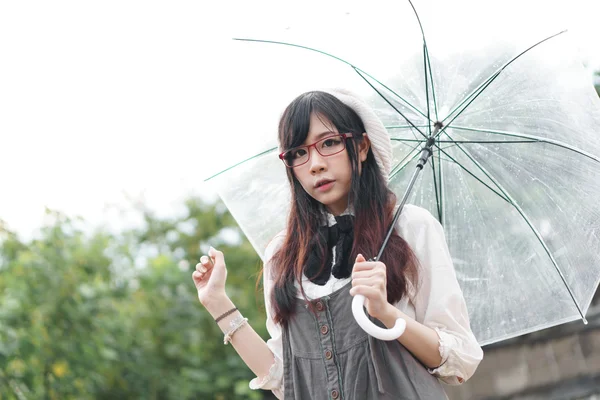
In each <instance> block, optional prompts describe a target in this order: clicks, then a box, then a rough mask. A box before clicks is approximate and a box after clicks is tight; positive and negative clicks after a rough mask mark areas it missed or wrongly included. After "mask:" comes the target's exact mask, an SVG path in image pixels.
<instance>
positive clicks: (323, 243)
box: [304, 215, 354, 286]
mask: <svg viewBox="0 0 600 400" xmlns="http://www.w3.org/2000/svg"><path fill="white" fill-rule="evenodd" d="M335 221H336V224H335V225H332V226H329V227H328V226H322V227H320V228H319V230H318V231H317V234H316V235H315V236H314V237H313V238H312V240H311V244H310V250H309V254H308V260H307V262H306V267H305V268H304V275H306V277H307V278H308V279H309V280H310V281H311V282H313V283H315V284H317V285H321V286H322V285H324V284H326V283H327V281H328V280H329V277H330V275H331V274H333V276H334V277H336V278H337V279H343V278H348V277H349V276H350V274H351V273H352V265H350V263H349V262H348V258H349V257H350V251H351V250H352V242H353V240H354V230H353V227H354V216H352V215H342V216H339V217H335ZM323 247H325V248H326V249H327V250H326V251H327V253H326V260H325V265H324V268H323V270H322V271H320V270H321V267H322V266H323V258H322V257H323V255H322V254H321V252H320V251H319V250H320V249H321V248H323ZM332 248H335V249H334V251H335V264H333V251H332ZM319 272H320V273H319Z"/></svg>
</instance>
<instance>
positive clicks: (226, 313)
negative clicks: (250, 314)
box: [215, 307, 237, 324]
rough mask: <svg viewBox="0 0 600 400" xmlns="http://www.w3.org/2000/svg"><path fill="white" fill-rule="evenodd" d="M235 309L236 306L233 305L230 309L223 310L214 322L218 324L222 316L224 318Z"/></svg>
mask: <svg viewBox="0 0 600 400" xmlns="http://www.w3.org/2000/svg"><path fill="white" fill-rule="evenodd" d="M236 311H237V307H233V308H232V309H231V310H229V311H226V312H224V313H223V314H221V315H219V316H218V317H217V318H216V319H215V322H216V323H217V324H218V323H219V321H221V320H222V319H223V318H225V317H226V316H228V315H231V314H233V313H234V312H236Z"/></svg>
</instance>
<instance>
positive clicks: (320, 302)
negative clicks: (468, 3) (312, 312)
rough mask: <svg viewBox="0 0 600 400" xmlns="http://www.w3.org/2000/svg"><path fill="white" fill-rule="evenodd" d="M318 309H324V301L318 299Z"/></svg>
mask: <svg viewBox="0 0 600 400" xmlns="http://www.w3.org/2000/svg"><path fill="white" fill-rule="evenodd" d="M316 306H317V311H323V308H324V307H323V302H322V301H317V304H316Z"/></svg>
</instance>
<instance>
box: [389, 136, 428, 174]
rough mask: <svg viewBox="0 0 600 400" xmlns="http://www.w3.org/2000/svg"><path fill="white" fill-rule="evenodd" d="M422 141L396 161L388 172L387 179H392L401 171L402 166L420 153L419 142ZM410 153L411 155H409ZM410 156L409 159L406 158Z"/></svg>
mask: <svg viewBox="0 0 600 400" xmlns="http://www.w3.org/2000/svg"><path fill="white" fill-rule="evenodd" d="M421 143H424V141H421V142H420V143H418V144H417V145H416V146H414V147H413V148H412V149H411V150H410V151H409V152H408V153H407V154H406V155H405V156H404V158H403V159H402V160H400V161H399V162H398V164H396V167H394V168H393V169H392V170H391V171H390V174H389V177H388V181H390V180H392V179H393V178H394V177H395V176H396V175H397V174H398V173H399V172H400V171H402V170H403V169H404V167H406V166H407V165H408V164H410V163H411V162H412V161H414V160H415V159H416V158H417V157H418V156H419V155H420V154H421V152H420V144H421ZM415 150H419V151H415ZM411 154H412V156H411ZM409 157H410V159H408V158H409Z"/></svg>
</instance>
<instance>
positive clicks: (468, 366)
mask: <svg viewBox="0 0 600 400" xmlns="http://www.w3.org/2000/svg"><path fill="white" fill-rule="evenodd" d="M279 143H280V148H281V150H282V152H281V154H280V158H281V159H282V161H283V166H282V167H284V168H286V169H287V175H288V180H289V183H290V186H291V192H292V197H291V199H292V200H291V210H290V214H289V216H288V222H287V227H286V229H285V230H284V231H283V232H281V233H280V234H278V235H277V236H276V237H275V238H274V239H273V240H272V241H271V243H270V244H269V245H268V247H267V249H266V252H265V257H266V262H265V266H264V270H263V272H264V275H263V278H264V291H265V304H266V310H267V329H268V332H269V334H270V336H271V337H270V339H269V340H268V341H267V342H264V341H263V339H262V338H260V337H259V336H258V335H257V334H256V332H255V331H254V330H253V329H252V328H251V327H250V326H249V325H248V324H247V320H245V319H244V318H243V317H242V315H241V314H240V312H239V310H237V309H236V308H235V306H234V304H233V303H232V302H231V300H230V299H229V298H228V297H227V294H226V293H225V281H226V276H227V271H226V267H225V260H224V257H223V254H222V253H221V252H219V251H217V250H215V249H212V248H211V249H210V251H209V253H208V256H203V257H202V258H201V259H200V263H199V264H198V265H197V266H196V271H194V273H193V279H194V283H195V284H196V287H197V289H198V297H199V299H200V302H201V303H202V304H203V305H204V307H205V308H206V309H207V310H208V312H210V313H211V315H212V316H213V317H215V319H216V320H217V323H218V324H219V326H220V327H221V329H222V330H223V332H224V333H225V342H226V343H229V342H230V343H231V344H232V345H233V347H234V348H235V349H236V351H237V352H238V353H239V355H240V356H241V357H242V359H243V360H244V362H245V363H246V364H247V365H248V367H249V368H250V369H251V370H252V371H253V372H254V373H255V374H256V375H257V378H255V379H253V380H252V381H251V382H250V387H251V388H253V389H258V388H261V389H270V390H272V391H273V393H274V394H275V395H276V396H277V397H278V398H285V399H303V400H304V399H361V400H364V399H440V398H442V399H443V398H446V395H445V393H444V391H443V388H442V386H441V384H440V381H443V382H445V383H448V384H460V383H462V382H464V381H465V380H467V379H468V378H470V377H471V376H472V375H473V373H474V372H475V369H476V368H477V365H478V364H479V362H480V361H481V359H482V357H483V352H482V350H481V347H480V346H479V344H478V343H477V340H476V339H475V337H474V336H473V333H472V331H471V328H470V326H469V319H468V314H467V309H466V305H465V301H464V298H463V295H462V292H461V290H460V287H459V285H458V282H457V280H456V275H455V272H454V267H453V265H452V260H451V257H450V254H449V252H448V247H447V245H446V241H445V238H444V233H443V230H442V227H441V225H440V224H439V223H438V221H437V220H436V219H435V218H434V217H433V216H432V215H431V214H430V213H429V212H428V211H426V210H424V209H422V208H419V207H416V206H413V205H406V206H405V207H404V209H403V211H402V214H401V216H400V218H399V220H398V223H397V225H396V226H395V231H394V235H392V237H391V239H390V241H389V242H388V245H387V247H386V249H385V251H384V253H383V255H382V258H381V260H379V261H378V262H370V261H367V260H368V259H370V258H371V257H374V256H375V255H377V253H378V251H379V249H380V247H381V245H382V243H383V240H384V238H385V235H386V233H387V231H388V228H389V226H390V224H391V223H392V219H393V214H394V211H395V209H396V197H395V195H394V194H393V193H392V192H391V191H390V190H389V189H388V187H387V183H386V182H387V178H386V177H387V176H388V174H389V172H390V169H391V163H392V150H391V148H392V147H391V141H390V139H389V136H388V134H387V132H386V130H385V128H384V127H383V124H382V123H381V121H380V120H379V119H378V118H377V116H376V115H375V114H374V112H373V111H372V110H371V109H370V108H369V107H368V106H367V105H366V104H365V103H364V102H363V101H362V100H360V99H359V98H357V97H356V96H354V95H353V94H351V93H349V92H347V91H343V90H328V91H324V92H321V91H319V92H308V93H304V94H302V95H300V96H299V97H298V98H296V99H295V100H294V101H293V102H292V103H291V104H290V105H289V106H288V107H287V108H286V110H285V111H284V113H283V115H282V117H281V120H280V123H279ZM357 294H362V295H364V296H365V298H366V302H365V307H366V310H367V312H368V314H369V315H370V317H371V319H372V320H373V321H374V322H375V323H376V324H378V325H380V326H382V327H383V326H385V327H388V328H389V327H392V326H393V325H394V323H395V321H396V319H397V318H403V319H404V320H405V321H406V330H405V332H404V334H403V335H402V336H401V337H400V338H399V339H398V340H393V341H381V340H378V339H375V338H373V337H371V336H369V335H367V334H366V333H365V332H364V331H363V330H362V329H361V328H360V327H359V326H358V324H357V323H356V321H355V320H354V317H353V315H352V313H351V302H352V297H353V296H355V295H357Z"/></svg>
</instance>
